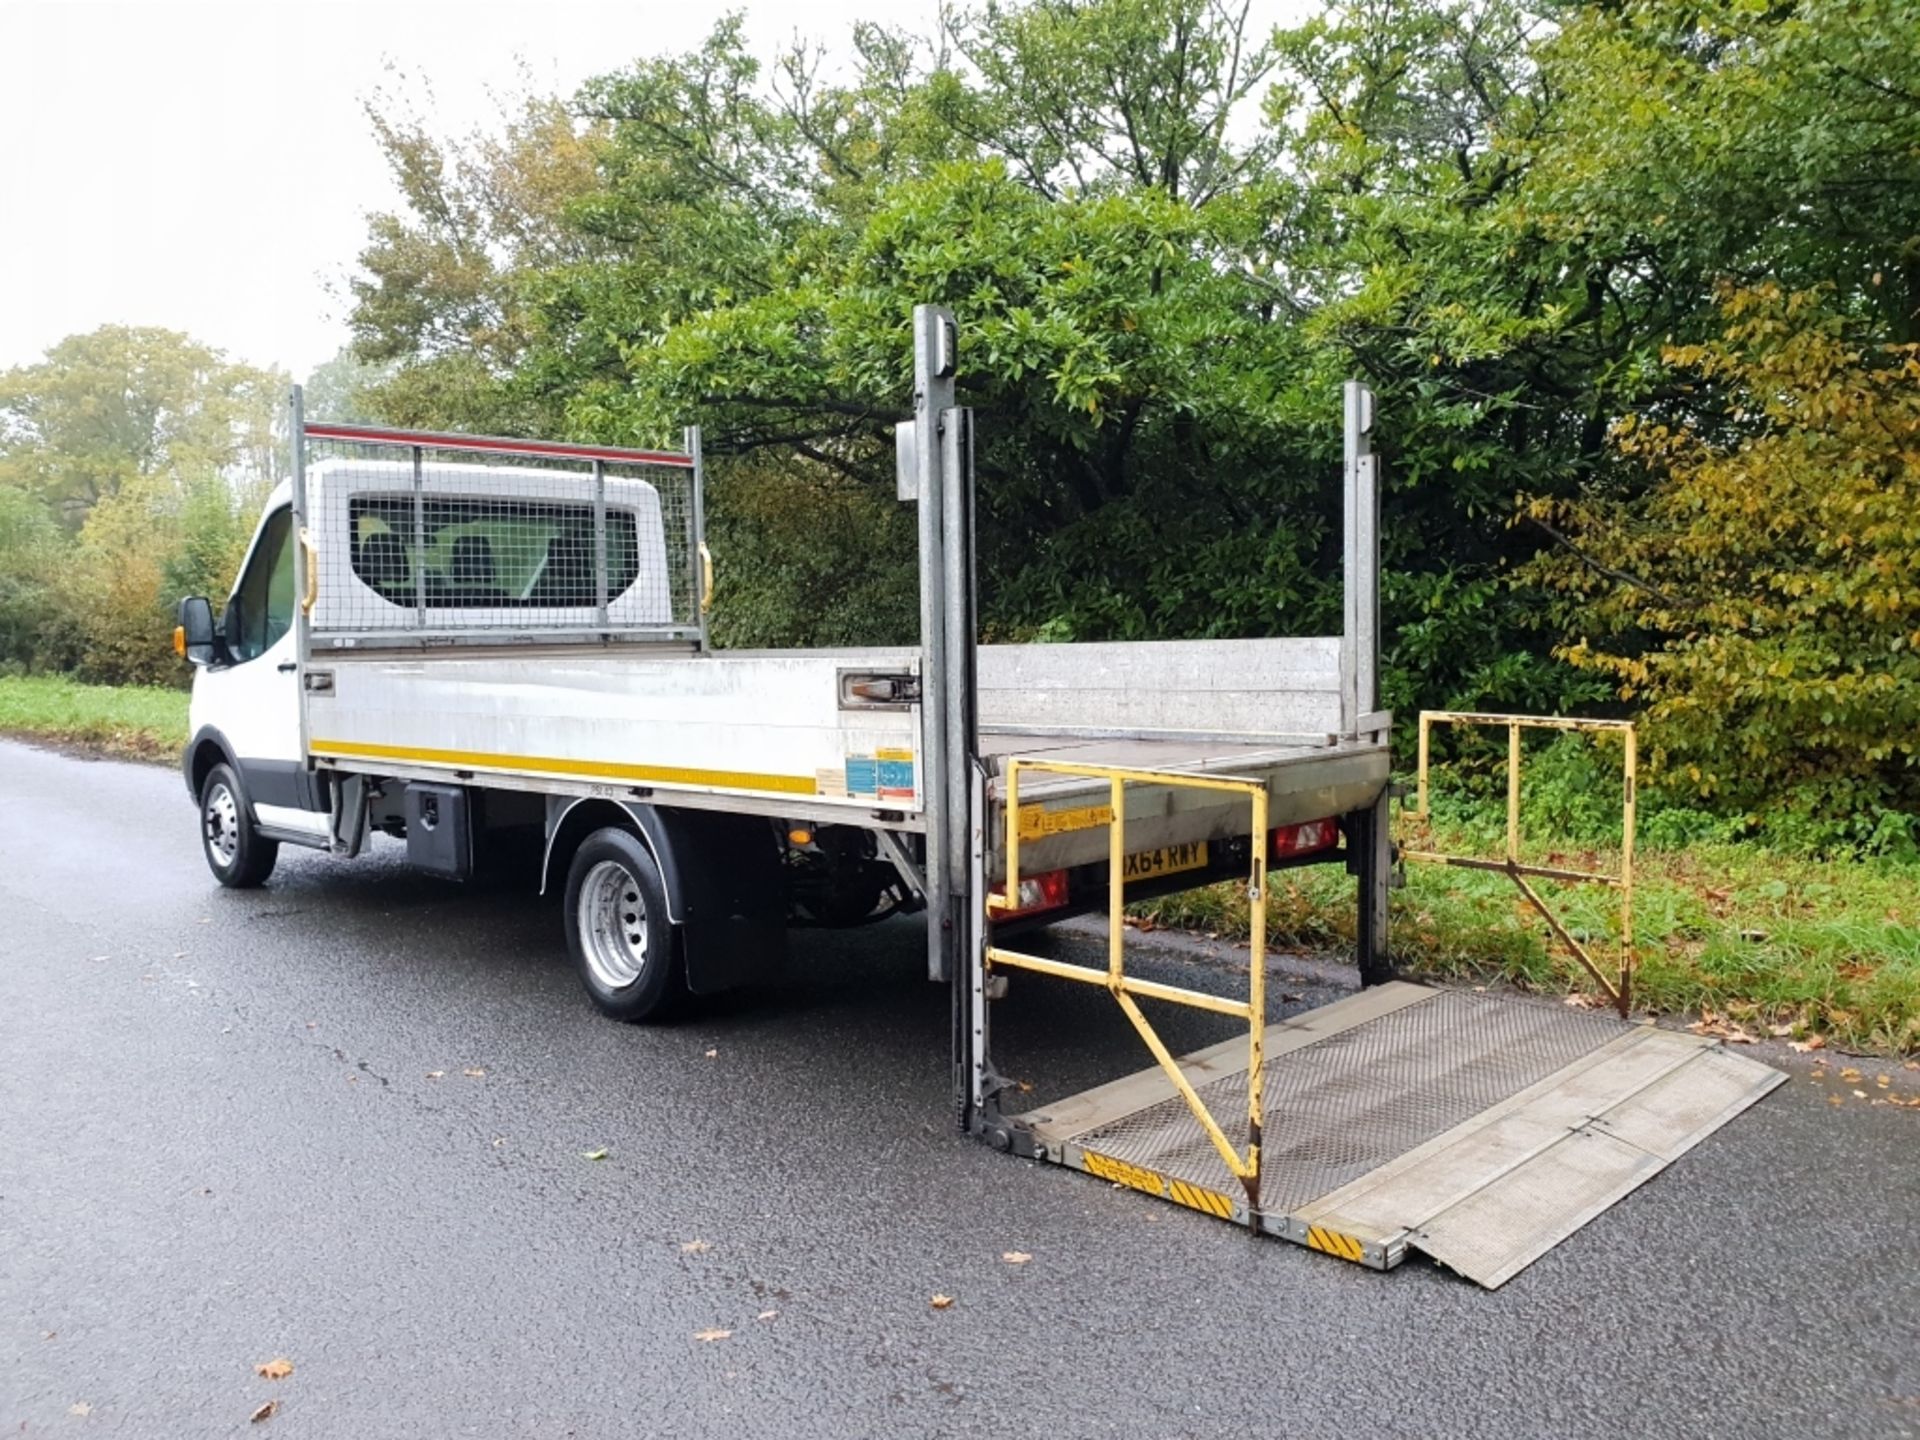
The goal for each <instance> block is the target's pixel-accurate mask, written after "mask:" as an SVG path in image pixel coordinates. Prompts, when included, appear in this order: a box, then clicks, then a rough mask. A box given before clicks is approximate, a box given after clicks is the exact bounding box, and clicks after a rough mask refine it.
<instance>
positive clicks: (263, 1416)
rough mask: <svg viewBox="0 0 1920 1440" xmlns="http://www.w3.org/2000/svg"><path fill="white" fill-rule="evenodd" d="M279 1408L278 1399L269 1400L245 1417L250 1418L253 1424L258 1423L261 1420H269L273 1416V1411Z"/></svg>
mask: <svg viewBox="0 0 1920 1440" xmlns="http://www.w3.org/2000/svg"><path fill="white" fill-rule="evenodd" d="M279 1408H280V1402H279V1401H278V1400H269V1401H267V1403H266V1404H264V1405H262V1406H261V1407H260V1408H259V1409H258V1410H256V1411H254V1412H253V1413H252V1414H251V1415H249V1416H247V1419H249V1420H251V1421H252V1422H253V1423H254V1424H256V1425H258V1424H259V1423H260V1422H261V1421H262V1420H271V1419H272V1418H273V1414H274V1411H276V1410H278V1409H279Z"/></svg>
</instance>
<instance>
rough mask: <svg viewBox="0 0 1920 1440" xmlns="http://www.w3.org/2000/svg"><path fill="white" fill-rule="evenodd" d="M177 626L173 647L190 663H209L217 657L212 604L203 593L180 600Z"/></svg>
mask: <svg viewBox="0 0 1920 1440" xmlns="http://www.w3.org/2000/svg"><path fill="white" fill-rule="evenodd" d="M179 621H180V624H179V626H178V627H177V628H176V629H175V630H174V632H173V648H174V650H175V651H176V652H177V653H178V654H180V655H181V656H182V657H184V658H185V659H186V661H187V663H188V664H190V665H211V664H213V662H214V660H215V659H216V658H218V654H219V641H218V640H217V639H216V637H215V635H214V629H213V605H212V603H211V602H210V601H209V600H208V599H207V597H206V596H204V595H189V596H187V598H186V599H184V600H182V601H181V602H180V612H179Z"/></svg>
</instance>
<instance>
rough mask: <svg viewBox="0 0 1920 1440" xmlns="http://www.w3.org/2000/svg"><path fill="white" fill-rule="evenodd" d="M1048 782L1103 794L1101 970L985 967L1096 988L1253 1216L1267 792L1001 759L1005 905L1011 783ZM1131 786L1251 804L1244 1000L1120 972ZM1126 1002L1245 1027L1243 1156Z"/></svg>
mask: <svg viewBox="0 0 1920 1440" xmlns="http://www.w3.org/2000/svg"><path fill="white" fill-rule="evenodd" d="M1030 772H1032V773H1042V774H1048V775H1072V776H1080V777H1082V778H1086V779H1093V780H1105V781H1106V782H1107V783H1108V785H1109V786H1110V791H1109V794H1110V797H1111V804H1110V807H1109V810H1110V813H1109V815H1108V817H1107V820H1106V825H1107V840H1108V879H1107V892H1108V893H1107V929H1108V937H1107V968H1106V969H1105V970H1096V969H1094V968H1092V967H1091V966H1087V965H1070V964H1067V963H1065V962H1064V961H1059V960H1047V959H1043V958H1041V957H1040V956H1038V955H1023V954H1020V953H1019V952H1017V951H1013V950H1005V949H1001V948H999V947H998V946H993V945H989V946H988V947H987V954H986V959H987V966H988V969H989V970H991V969H992V968H994V967H996V966H1007V967H1010V968H1013V969H1019V970H1031V971H1034V972H1035V973H1037V974H1041V975H1052V976H1056V977H1058V978H1059V979H1063V980H1079V981H1083V982H1085V983H1087V984H1090V985H1103V986H1105V987H1106V989H1107V991H1108V992H1109V993H1110V994H1111V995H1112V996H1113V998H1114V1000H1115V1001H1116V1002H1117V1003H1118V1004H1119V1006H1120V1009H1121V1010H1122V1011H1123V1012H1125V1014H1126V1017H1127V1019H1129V1020H1130V1021H1132V1022H1133V1028H1134V1029H1135V1030H1137V1031H1138V1032H1139V1033H1140V1038H1141V1039H1142V1040H1144V1041H1145V1042H1146V1046H1147V1049H1148V1050H1150V1051H1152V1052H1153V1058H1154V1059H1155V1060H1156V1061H1157V1062H1159V1065H1160V1068H1161V1069H1162V1070H1164V1071H1165V1072H1166V1074H1167V1078H1168V1079H1170V1080H1171V1081H1172V1082H1173V1086H1174V1089H1176V1090H1177V1091H1179V1093H1180V1097H1181V1098H1182V1099H1183V1100H1185V1101H1186V1102H1187V1108H1188V1109H1189V1110H1191V1111H1192V1112H1193V1117H1194V1119H1196V1120H1198V1121H1199V1122H1200V1125H1201V1128H1202V1129H1204V1130H1205V1131H1206V1134H1207V1138H1208V1139H1209V1140H1210V1141H1212V1142H1213V1148H1214V1149H1215V1150H1216V1151H1218V1152H1219V1155H1220V1158H1221V1160H1222V1161H1224V1162H1225V1164H1226V1166H1227V1168H1228V1169H1229V1170H1230V1171H1232V1172H1233V1174H1234V1175H1235V1176H1237V1177H1238V1178H1239V1180H1240V1182H1241V1184H1242V1185H1244V1186H1245V1187H1246V1191H1247V1200H1248V1205H1249V1208H1250V1210H1251V1211H1252V1212H1253V1213H1255V1214H1257V1213H1258V1211H1259V1209H1260V1067H1261V1046H1262V1042H1263V1040H1264V1038H1265V1034H1266V1028H1267V988H1266V978H1267V963H1266V951H1267V787H1266V786H1265V784H1263V783H1262V782H1261V781H1258V780H1244V779H1240V778H1238V777H1234V776H1224V775H1222V776H1216V775H1189V774H1185V773H1182V772H1178V771H1166V770H1135V769H1129V768H1127V767H1125V766H1116V765H1078V764H1069V763H1067V762H1065V761H1055V760H1025V759H1012V760H1009V761H1007V768H1006V781H1007V794H1006V802H1007V803H1006V816H1007V826H1006V831H1007V889H1006V894H1007V896H1008V898H1009V899H1010V900H1013V899H1017V898H1018V896H1019V894H1020V777H1021V776H1022V775H1024V774H1027V773H1030ZM1130 784H1139V785H1165V786H1172V787H1179V788H1185V789H1192V790H1218V791H1223V792H1225V793H1227V794H1232V795H1245V796H1247V797H1248V799H1249V800H1251V801H1252V805H1253V819H1252V835H1253V843H1252V845H1251V846H1250V847H1249V851H1250V854H1251V856H1252V860H1251V865H1250V873H1249V876H1248V880H1247V898H1248V902H1249V909H1250V912H1251V914H1250V923H1249V929H1250V932H1251V934H1250V948H1251V954H1250V956H1249V960H1248V972H1247V998H1246V999H1245V1000H1244V1001H1242V1000H1229V999H1227V998H1226V997H1225V996H1221V995H1209V994H1207V993H1206V992H1204V991H1200V990H1187V989H1183V988H1181V987H1180V986H1178V985H1163V984H1160V983H1159V982H1157V981H1153V980H1139V979H1135V978H1134V977H1132V976H1130V975H1128V974H1127V973H1126V961H1125V936H1126V928H1125V924H1124V919H1125V917H1124V914H1123V912H1124V910H1125V906H1126V895H1125V889H1126V858H1127V846H1126V828H1127V817H1126V787H1127V786H1128V785H1130ZM1135 997H1139V998H1141V999H1147V1000H1165V1001H1167V1002H1169V1003H1171V1004H1174V1005H1186V1006H1190V1007H1192V1008H1194V1009H1196V1010H1210V1011H1212V1012H1213V1013H1214V1014H1216V1015H1230V1016H1233V1017H1234V1018H1235V1019H1239V1020H1245V1021H1246V1022H1247V1150H1246V1154H1245V1155H1242V1154H1241V1153H1240V1151H1239V1149H1238V1147H1236V1146H1235V1145H1234V1143H1233V1141H1232V1140H1230V1139H1228V1138H1227V1134H1226V1131H1224V1130H1223V1129H1222V1128H1221V1127H1220V1123H1219V1121H1217V1120H1215V1119H1214V1118H1213V1113H1212V1112H1211V1111H1210V1110H1208V1109H1207V1104H1206V1102H1205V1101H1204V1100H1202V1099H1201V1098H1200V1095H1199V1092H1198V1091H1196V1090H1195V1089H1194V1088H1193V1084H1192V1082H1191V1081H1189V1080H1188V1079H1187V1077H1186V1074H1185V1072H1183V1071H1182V1070H1181V1069H1180V1065H1179V1062H1178V1061H1176V1060H1175V1059H1174V1058H1173V1054H1172V1052H1171V1051H1169V1050H1168V1049H1167V1047H1166V1044H1165V1042H1164V1041H1162V1040H1161V1039H1160V1036H1159V1034H1158V1032H1156V1031H1155V1030H1154V1028H1153V1025H1152V1023H1151V1022H1150V1021H1149V1020H1148V1019H1147V1017H1146V1015H1145V1014H1143V1013H1142V1012H1141V1009H1140V1007H1139V1005H1138V1004H1136V1003H1135Z"/></svg>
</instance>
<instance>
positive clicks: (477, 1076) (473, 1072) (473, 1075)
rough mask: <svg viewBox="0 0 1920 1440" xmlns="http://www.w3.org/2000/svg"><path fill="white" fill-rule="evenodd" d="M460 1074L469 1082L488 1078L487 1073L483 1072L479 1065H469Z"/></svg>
mask: <svg viewBox="0 0 1920 1440" xmlns="http://www.w3.org/2000/svg"><path fill="white" fill-rule="evenodd" d="M460 1073H461V1074H462V1075H464V1076H466V1077H467V1079H469V1080H484V1079H486V1078H487V1072H486V1071H484V1070H482V1069H481V1068H480V1067H479V1066H478V1065H469V1066H468V1067H467V1068H466V1069H464V1070H462V1071H461V1072H460Z"/></svg>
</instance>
